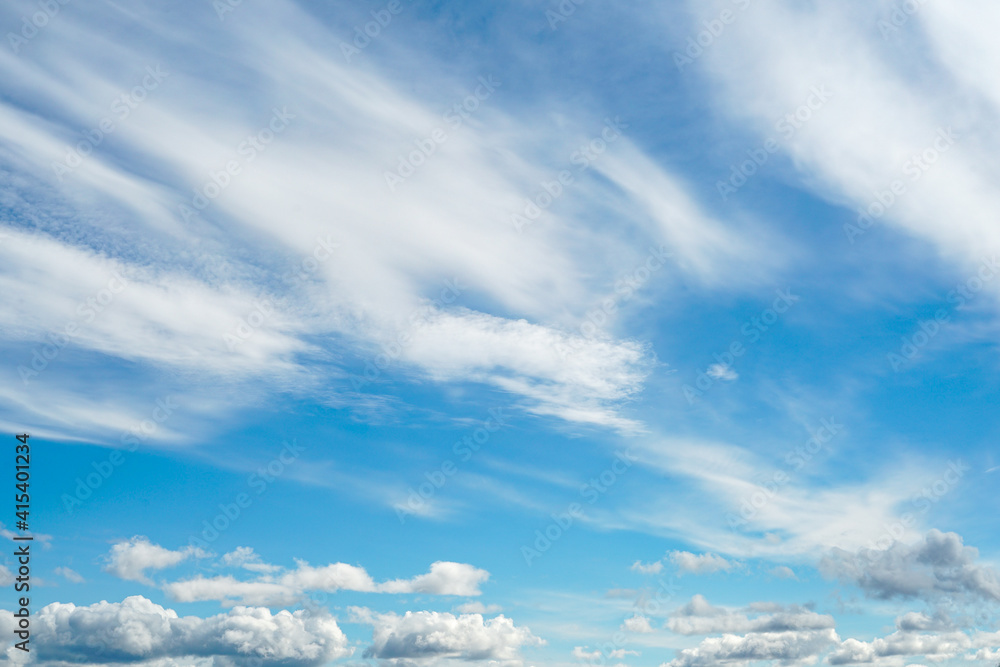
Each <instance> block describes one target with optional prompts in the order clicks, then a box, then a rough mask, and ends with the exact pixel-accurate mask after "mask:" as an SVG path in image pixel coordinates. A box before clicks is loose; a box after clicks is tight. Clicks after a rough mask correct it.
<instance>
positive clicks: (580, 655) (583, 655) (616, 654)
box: [573, 646, 641, 662]
mask: <svg viewBox="0 0 1000 667" xmlns="http://www.w3.org/2000/svg"><path fill="white" fill-rule="evenodd" d="M627 655H641V654H640V653H639V652H638V651H629V650H627V649H623V648H616V649H612V650H610V651H608V652H607V653H604V652H602V651H601V649H597V650H595V651H588V650H587V649H586V647H583V646H574V647H573V657H574V658H576V659H577V660H581V661H582V660H586V661H587V662H596V661H598V660H600V659H601V657H602V656H603V657H604V659H607V658H611V659H613V660H621V659H623V658H624V657H625V656H627Z"/></svg>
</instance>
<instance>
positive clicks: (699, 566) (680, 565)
mask: <svg viewBox="0 0 1000 667" xmlns="http://www.w3.org/2000/svg"><path fill="white" fill-rule="evenodd" d="M670 560H671V562H673V564H674V565H676V566H677V569H678V570H680V571H681V572H690V573H692V574H709V573H712V572H719V571H725V572H728V571H729V570H731V569H732V568H733V563H732V562H731V561H728V560H726V559H725V558H723V557H722V556H717V555H716V554H711V553H706V554H693V553H691V552H689V551H671V552H670Z"/></svg>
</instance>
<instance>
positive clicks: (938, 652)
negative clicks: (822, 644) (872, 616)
mask: <svg viewBox="0 0 1000 667" xmlns="http://www.w3.org/2000/svg"><path fill="white" fill-rule="evenodd" d="M998 638H1000V633H978V634H977V635H976V636H974V637H970V636H969V635H967V634H965V633H964V632H957V631H956V632H946V633H939V634H916V633H911V632H894V633H893V634H891V635H889V636H887V637H878V638H876V639H874V640H873V641H870V642H864V641H859V640H857V639H845V640H844V642H843V643H842V644H840V646H838V647H837V648H836V649H835V650H834V651H832V652H831V653H830V655H829V656H827V661H828V662H829V663H830V664H831V665H853V664H859V663H871V662H877V661H879V660H880V659H882V658H892V657H899V656H926V657H927V659H928V660H930V661H932V662H940V661H942V660H948V659H950V658H954V657H956V656H958V655H959V654H961V653H962V652H964V651H966V650H968V649H970V648H983V647H992V646H994V645H995V642H996V641H997V639H998Z"/></svg>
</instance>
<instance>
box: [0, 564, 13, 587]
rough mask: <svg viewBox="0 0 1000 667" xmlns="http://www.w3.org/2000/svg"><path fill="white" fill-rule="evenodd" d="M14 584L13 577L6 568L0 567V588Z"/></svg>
mask: <svg viewBox="0 0 1000 667" xmlns="http://www.w3.org/2000/svg"><path fill="white" fill-rule="evenodd" d="M13 583H14V575H13V574H11V571H10V570H8V569H7V566H5V565H0V586H10V585H12V584H13Z"/></svg>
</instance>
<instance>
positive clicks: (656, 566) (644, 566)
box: [631, 560, 663, 574]
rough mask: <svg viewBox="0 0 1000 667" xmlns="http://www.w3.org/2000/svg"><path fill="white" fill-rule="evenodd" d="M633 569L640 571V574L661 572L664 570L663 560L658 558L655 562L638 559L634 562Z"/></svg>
mask: <svg viewBox="0 0 1000 667" xmlns="http://www.w3.org/2000/svg"><path fill="white" fill-rule="evenodd" d="M631 570H632V571H633V572H638V573H639V574H659V573H660V572H662V571H663V561H659V560H658V561H656V562H653V563H643V562H641V561H636V562H634V563H632V567H631Z"/></svg>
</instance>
